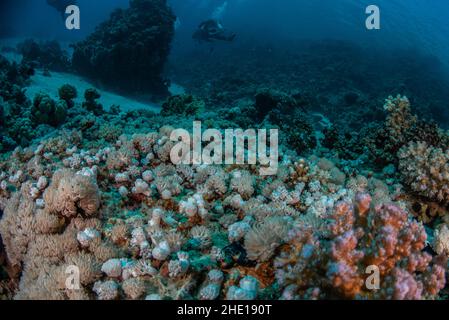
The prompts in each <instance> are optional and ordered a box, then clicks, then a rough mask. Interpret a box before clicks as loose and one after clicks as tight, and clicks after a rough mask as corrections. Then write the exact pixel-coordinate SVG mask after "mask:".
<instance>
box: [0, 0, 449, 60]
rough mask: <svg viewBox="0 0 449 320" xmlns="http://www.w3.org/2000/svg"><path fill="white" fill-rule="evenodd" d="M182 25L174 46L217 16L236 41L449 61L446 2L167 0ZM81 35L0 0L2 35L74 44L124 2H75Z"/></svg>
mask: <svg viewBox="0 0 449 320" xmlns="http://www.w3.org/2000/svg"><path fill="white" fill-rule="evenodd" d="M169 2H170V4H171V5H172V7H173V9H174V11H175V13H176V15H177V16H178V17H179V20H180V26H179V28H178V29H177V42H178V44H179V45H182V46H184V47H185V46H188V45H189V42H190V41H186V40H190V35H191V32H192V30H193V29H194V28H195V27H196V26H197V25H198V23H199V22H200V21H202V20H204V19H205V18H207V17H210V16H213V15H214V14H215V16H217V17H219V18H220V19H221V20H222V21H223V23H224V24H226V25H227V26H228V27H229V28H232V29H234V30H236V31H237V32H238V34H239V38H240V39H241V40H242V41H243V40H245V39H261V40H263V41H268V40H273V41H276V40H279V39H285V40H290V39H298V38H313V39H317V38H339V39H346V40H353V41H357V42H362V43H370V44H373V45H376V46H385V47H390V46H403V47H412V48H421V49H423V50H426V51H427V52H429V53H432V54H434V55H436V56H438V57H439V58H440V59H441V60H444V61H448V60H449V42H448V41H447V38H448V35H449V23H448V21H449V1H446V0H430V1H422V0H407V1H404V0H320V1H312V0H281V1H279V0H226V1H223V0H169ZM78 4H79V6H80V8H81V14H82V27H81V30H79V31H67V30H65V29H64V28H63V24H62V21H61V17H60V16H59V15H58V14H57V13H56V12H55V10H53V8H51V7H49V6H47V5H46V3H45V0H14V1H9V0H2V6H3V8H6V9H2V13H1V15H2V16H1V19H0V21H2V22H0V26H1V28H2V29H3V30H2V31H3V33H5V32H6V31H8V34H9V35H13V36H23V37H26V36H28V37H30V36H32V37H42V38H57V39H61V40H73V39H79V38H83V37H85V36H86V35H87V34H89V33H90V32H92V30H93V29H94V28H95V26H96V25H97V24H98V23H99V22H101V21H103V20H104V19H106V18H107V16H108V15H109V14H110V12H111V11H112V10H113V9H114V8H116V7H123V8H124V7H126V6H127V5H128V1H127V0H95V1H91V0H78ZM370 4H375V5H378V6H379V8H380V9H381V30H379V31H371V32H367V30H366V29H365V18H366V14H365V8H366V7H367V6H368V5H370Z"/></svg>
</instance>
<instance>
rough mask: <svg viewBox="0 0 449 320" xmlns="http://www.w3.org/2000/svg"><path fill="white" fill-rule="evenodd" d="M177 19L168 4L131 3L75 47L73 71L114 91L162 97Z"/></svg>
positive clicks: (133, 0) (139, 0)
mask: <svg viewBox="0 0 449 320" xmlns="http://www.w3.org/2000/svg"><path fill="white" fill-rule="evenodd" d="M175 19H176V17H175V15H174V14H173V12H172V10H171V9H170V8H169V7H168V5H167V1H166V0H131V1H130V8H129V9H126V10H123V9H117V10H116V11H114V12H113V13H112V14H111V17H110V19H109V20H108V21H106V22H104V23H102V24H101V25H99V26H98V27H97V29H96V31H95V32H94V33H92V34H91V35H90V36H89V37H88V38H87V39H86V40H84V41H81V42H78V43H76V44H75V45H74V53H73V60H72V63H73V68H74V69H75V70H76V71H77V72H79V73H80V74H82V75H84V76H87V77H89V78H92V79H94V80H98V81H100V82H101V83H102V84H104V85H107V86H109V87H112V88H113V89H119V90H121V91H127V92H133V93H139V92H140V93H151V94H153V95H155V96H163V95H165V94H167V93H168V89H167V84H166V83H165V81H164V79H163V78H162V76H161V74H162V71H163V68H164V65H165V62H166V60H167V56H168V54H169V51H170V44H171V41H172V38H173V36H174V22H175Z"/></svg>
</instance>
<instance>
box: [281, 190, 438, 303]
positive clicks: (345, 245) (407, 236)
mask: <svg viewBox="0 0 449 320" xmlns="http://www.w3.org/2000/svg"><path fill="white" fill-rule="evenodd" d="M371 201H372V200H371V197H370V196H369V195H368V194H363V193H361V194H358V195H357V196H356V198H355V200H354V201H353V202H352V203H348V202H340V203H338V204H337V205H336V206H335V208H334V211H333V212H332V213H331V214H330V216H329V217H328V219H329V227H328V230H327V236H326V237H320V236H318V235H317V234H316V233H315V232H314V230H310V229H308V230H307V229H304V228H301V227H298V228H296V230H294V231H292V232H291V234H290V236H291V240H290V241H289V244H288V246H287V247H286V248H284V249H283V251H282V252H281V253H280V255H279V256H278V257H277V258H276V259H275V262H274V265H275V268H276V270H277V271H276V277H277V280H278V282H279V283H280V284H281V285H282V286H283V288H284V293H283V297H284V298H285V299H293V298H333V297H339V298H361V299H366V298H371V299H422V298H430V297H434V296H435V295H437V294H438V292H439V291H440V290H441V289H442V288H443V287H444V285H445V266H444V265H442V264H439V263H436V262H435V263H433V262H432V257H431V256H430V255H429V254H428V253H426V252H423V249H424V247H425V246H426V240H427V236H426V233H425V231H424V227H423V226H422V225H421V224H419V223H417V222H416V221H413V220H411V219H410V218H409V217H408V214H407V212H405V211H404V210H402V209H401V208H399V207H398V206H396V205H394V204H379V205H377V206H375V207H374V208H372V207H371ZM368 268H373V269H374V270H378V272H379V280H380V281H379V287H378V288H375V287H374V289H373V287H371V286H370V285H369V284H367V283H368V282H367V280H368V275H369V274H371V273H370V272H371V271H370V272H368V273H367V270H372V269H368Z"/></svg>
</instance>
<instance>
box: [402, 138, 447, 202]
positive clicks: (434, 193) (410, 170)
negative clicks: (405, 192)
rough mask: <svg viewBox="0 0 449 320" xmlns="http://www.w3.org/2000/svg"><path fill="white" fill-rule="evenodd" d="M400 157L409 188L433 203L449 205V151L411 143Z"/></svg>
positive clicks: (420, 143) (403, 174)
mask: <svg viewBox="0 0 449 320" xmlns="http://www.w3.org/2000/svg"><path fill="white" fill-rule="evenodd" d="M398 157H399V170H400V172H401V175H402V178H403V180H404V182H405V183H406V184H407V186H409V187H410V188H411V189H412V190H413V191H414V192H416V193H417V194H419V195H422V196H425V197H427V198H428V199H430V200H431V201H436V202H440V203H443V204H448V203H449V149H447V150H442V149H440V148H435V147H432V146H429V145H427V144H426V143H425V142H411V143H409V144H408V145H407V146H405V147H403V148H402V149H401V150H400V151H399V153H398Z"/></svg>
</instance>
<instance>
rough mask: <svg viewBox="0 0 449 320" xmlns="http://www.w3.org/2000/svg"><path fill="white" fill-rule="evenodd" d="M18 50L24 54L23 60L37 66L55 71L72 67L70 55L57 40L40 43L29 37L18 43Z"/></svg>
mask: <svg viewBox="0 0 449 320" xmlns="http://www.w3.org/2000/svg"><path fill="white" fill-rule="evenodd" d="M17 52H18V53H20V54H21V55H22V58H23V62H25V63H29V64H31V65H33V66H34V67H36V68H41V69H48V70H53V71H67V70H69V68H70V59H69V55H68V53H67V52H66V51H65V50H63V49H62V48H61V46H60V44H59V43H58V42H57V41H43V42H39V43H38V42H36V41H34V40H33V39H28V40H25V41H23V42H21V43H19V44H18V45H17Z"/></svg>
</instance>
